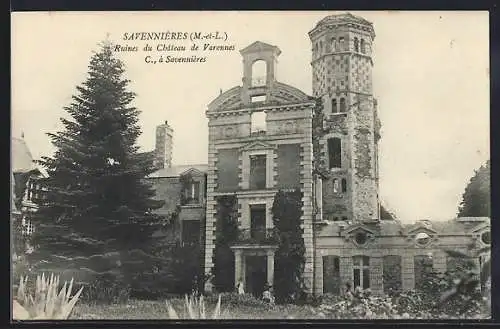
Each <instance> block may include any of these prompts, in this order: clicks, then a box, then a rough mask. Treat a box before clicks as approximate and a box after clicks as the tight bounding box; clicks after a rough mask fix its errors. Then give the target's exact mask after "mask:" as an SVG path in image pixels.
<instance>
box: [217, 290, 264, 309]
mask: <svg viewBox="0 0 500 329" xmlns="http://www.w3.org/2000/svg"><path fill="white" fill-rule="evenodd" d="M219 297H220V298H221V299H222V302H223V303H224V305H227V306H228V307H234V308H237V307H242V306H243V307H255V308H268V307H269V304H268V303H266V302H264V301H263V300H262V299H258V298H256V297H254V296H253V295H252V294H243V295H240V294H237V293H234V292H232V293H231V292H230V293H222V294H220V295H219ZM212 299H213V297H209V298H208V300H212Z"/></svg>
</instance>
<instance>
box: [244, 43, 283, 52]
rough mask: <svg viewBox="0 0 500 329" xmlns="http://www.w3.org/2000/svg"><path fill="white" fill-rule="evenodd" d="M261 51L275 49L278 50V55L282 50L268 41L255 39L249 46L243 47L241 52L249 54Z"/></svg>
mask: <svg viewBox="0 0 500 329" xmlns="http://www.w3.org/2000/svg"><path fill="white" fill-rule="evenodd" d="M261 51H273V52H276V54H277V55H279V54H281V50H280V49H279V48H278V47H276V46H273V45H270V44H268V43H265V42H262V41H255V42H253V43H252V44H250V45H249V46H247V47H245V48H243V49H241V50H240V54H242V55H243V54H247V53H255V52H261Z"/></svg>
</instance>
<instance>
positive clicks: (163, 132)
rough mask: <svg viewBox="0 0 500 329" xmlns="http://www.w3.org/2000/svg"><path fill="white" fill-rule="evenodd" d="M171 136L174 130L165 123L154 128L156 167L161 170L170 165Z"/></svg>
mask: <svg viewBox="0 0 500 329" xmlns="http://www.w3.org/2000/svg"><path fill="white" fill-rule="evenodd" d="M173 134H174V130H173V129H172V127H170V126H169V125H168V122H167V121H165V123H164V124H161V125H159V126H157V127H156V148H155V153H156V165H157V166H158V167H159V168H161V169H162V168H170V166H171V165H172V144H173V142H172V140H173Z"/></svg>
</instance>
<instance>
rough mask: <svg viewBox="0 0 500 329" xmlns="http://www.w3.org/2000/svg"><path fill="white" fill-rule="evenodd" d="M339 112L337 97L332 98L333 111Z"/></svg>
mask: <svg viewBox="0 0 500 329" xmlns="http://www.w3.org/2000/svg"><path fill="white" fill-rule="evenodd" d="M337 112H338V109H337V99H336V98H333V99H332V113H337Z"/></svg>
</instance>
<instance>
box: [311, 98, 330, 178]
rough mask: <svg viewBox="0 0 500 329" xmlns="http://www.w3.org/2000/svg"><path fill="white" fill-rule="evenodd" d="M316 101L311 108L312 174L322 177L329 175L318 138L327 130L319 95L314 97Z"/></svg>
mask: <svg viewBox="0 0 500 329" xmlns="http://www.w3.org/2000/svg"><path fill="white" fill-rule="evenodd" d="M314 101H315V102H316V104H315V106H314V109H313V119H312V129H313V130H312V144H313V174H314V175H315V176H316V175H319V176H320V177H322V178H327V177H329V172H328V169H327V164H326V161H325V158H324V157H322V156H321V144H320V140H321V139H322V138H323V136H325V134H326V133H327V130H326V129H325V128H324V120H325V115H324V113H323V100H322V99H321V97H317V98H314Z"/></svg>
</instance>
